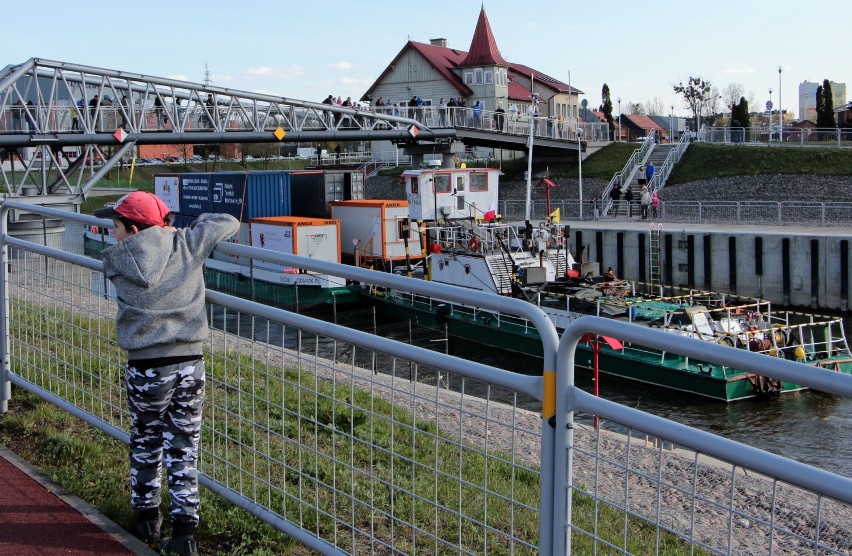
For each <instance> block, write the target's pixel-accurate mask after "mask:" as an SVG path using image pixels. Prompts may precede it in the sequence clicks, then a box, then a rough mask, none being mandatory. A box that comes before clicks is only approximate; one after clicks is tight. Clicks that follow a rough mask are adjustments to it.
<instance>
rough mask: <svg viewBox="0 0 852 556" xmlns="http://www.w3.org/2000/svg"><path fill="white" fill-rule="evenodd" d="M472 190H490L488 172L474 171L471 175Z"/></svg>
mask: <svg viewBox="0 0 852 556" xmlns="http://www.w3.org/2000/svg"><path fill="white" fill-rule="evenodd" d="M470 190H471V191H488V174H482V173H478V174H477V173H474V174H471V175H470Z"/></svg>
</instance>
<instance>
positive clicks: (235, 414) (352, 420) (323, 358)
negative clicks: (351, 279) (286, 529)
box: [6, 247, 542, 554]
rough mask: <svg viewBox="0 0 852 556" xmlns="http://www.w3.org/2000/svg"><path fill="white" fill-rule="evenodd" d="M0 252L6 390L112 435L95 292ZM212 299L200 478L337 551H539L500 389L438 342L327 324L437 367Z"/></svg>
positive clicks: (111, 330)
mask: <svg viewBox="0 0 852 556" xmlns="http://www.w3.org/2000/svg"><path fill="white" fill-rule="evenodd" d="M9 251H10V254H9V261H10V262H9V265H8V272H7V275H8V284H9V286H8V288H7V289H6V293H7V295H8V299H9V312H8V323H9V327H10V338H11V342H10V345H9V348H10V349H9V351H10V369H11V372H12V374H13V375H14V379H15V381H16V382H17V383H19V384H20V385H22V386H25V387H30V388H40V389H43V390H44V391H46V392H48V393H50V394H52V395H54V396H56V397H57V398H60V399H61V400H65V401H67V402H68V403H70V404H72V405H73V406H74V407H76V408H79V409H80V410H81V411H82V412H84V413H86V414H88V415H90V416H92V417H93V420H94V421H97V423H98V426H99V428H104V427H114V428H115V429H117V430H118V431H121V432H126V431H127V430H128V428H129V417H128V413H127V409H126V399H125V386H124V364H125V358H126V354H125V353H123V352H122V351H121V350H119V349H118V347H117V345H116V341H115V326H114V317H115V311H116V304H115V298H114V293H113V290H112V288H111V287H110V285H109V283H108V282H107V281H105V280H104V277H103V275H102V274H101V273H100V272H97V271H94V270H92V269H91V268H89V267H87V266H85V265H78V264H74V263H70V262H64V261H61V260H58V259H53V258H50V257H46V256H43V255H40V254H36V253H35V252H32V251H28V250H22V249H18V248H15V247H11V248H10V249H9ZM221 297H223V298H224V297H227V296H221ZM228 299H230V300H231V301H232V302H233V306H231V305H222V304H217V303H215V302H210V303H208V309H207V311H208V321H209V323H210V333H209V338H208V341H207V342H206V346H205V350H204V351H205V360H206V371H207V383H206V399H205V406H204V420H203V429H202V442H201V456H200V465H199V470H200V471H201V472H202V473H204V474H205V481H212V482H213V483H215V484H216V485H218V486H217V488H219V489H221V490H220V492H222V491H225V492H227V493H229V495H233V496H235V497H238V498H239V499H240V500H242V502H241V503H242V504H244V505H247V506H253V507H259V508H263V509H264V511H265V512H269V513H268V514H267V520H270V519H269V518H268V516H269V515H271V516H274V517H275V518H277V519H280V520H283V521H284V522H286V523H287V524H290V526H295V527H296V528H298V530H299V531H301V532H303V533H306V534H308V535H312V536H314V537H315V538H317V539H320V540H321V541H323V542H325V543H327V546H328V547H334V548H335V549H339V550H344V551H346V552H349V553H353V554H365V553H390V552H392V553H394V554H414V553H423V552H428V553H450V552H451V553H454V554H456V553H463V554H482V553H486V552H493V553H514V554H536V553H538V547H539V534H540V533H539V526H540V514H541V508H540V505H541V492H540V482H541V472H540V465H541V426H542V421H541V417H540V415H539V414H537V413H534V412H531V411H528V410H526V409H523V407H522V404H520V402H519V394H518V392H517V391H516V390H514V389H513V388H510V387H506V386H498V385H496V384H495V383H492V382H491V381H490V380H484V379H475V378H471V376H468V375H466V374H465V373H462V372H459V371H458V370H455V371H451V370H448V369H446V368H444V367H443V366H442V365H441V364H440V361H443V360H446V359H454V358H450V357H448V356H445V355H444V354H443V352H444V351H445V349H446V330H444V329H442V328H441V327H437V328H433V327H424V326H417V325H396V326H388V325H381V324H378V325H377V324H376V322H375V317H374V315H373V314H372V312H370V311H351V312H348V313H347V312H340V313H337V314H334V315H331V316H332V317H334V318H338V319H339V321H340V322H347V323H348V324H354V325H355V327H356V328H362V329H363V330H365V331H367V332H369V333H370V334H380V335H382V336H387V337H389V338H391V339H394V340H397V341H396V342H390V344H393V345H397V344H398V343H404V344H408V345H407V346H406V347H405V348H398V349H405V350H412V352H416V351H417V350H418V349H419V348H428V349H429V350H430V353H434V352H437V353H435V355H436V356H440V357H444V358H446V359H443V360H437V359H436V360H435V361H431V362H430V361H428V357H426V356H424V355H423V354H422V353H420V352H417V357H414V356H411V357H402V356H400V354H399V353H398V352H397V353H395V354H394V353H391V352H389V351H385V350H382V349H376V348H369V347H366V346H365V345H363V344H362V343H359V342H358V341H345V340H342V339H341V338H340V337H336V336H333V335H331V334H330V333H328V332H323V333H319V332H316V331H311V330H309V329H307V328H305V327H304V326H302V325H293V324H292V323H287V322H285V321H284V320H276V319H275V318H270V317H269V316H259V315H258V314H256V313H255V312H253V311H252V309H253V308H257V307H261V306H258V305H255V304H252V303H250V302H247V301H244V300H240V299H236V298H228ZM276 314H280V315H282V316H283V317H287V318H290V319H302V320H301V321H300V322H315V321H313V319H310V318H306V317H304V316H300V315H295V316H294V315H293V313H286V312H284V311H278V312H276ZM314 326H316V327H318V328H321V329H323V330H324V331H325V330H330V331H339V330H340V327H337V326H335V325H334V324H330V323H324V324H314ZM326 327H328V328H326ZM352 334H357V333H356V332H352ZM379 340H381V339H379ZM379 340H376V341H379ZM382 345H384V344H382ZM421 351H422V350H421ZM483 368H484V366H483ZM493 372H494V373H506V372H505V371H499V370H498V369H493ZM480 376H483V375H480ZM487 376H491V375H490V374H488V375H487ZM271 521H275V520H271Z"/></svg>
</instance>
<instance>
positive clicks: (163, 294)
mask: <svg viewBox="0 0 852 556" xmlns="http://www.w3.org/2000/svg"><path fill="white" fill-rule="evenodd" d="M239 226H240V224H239V222H238V221H237V219H236V218H234V217H233V216H230V215H227V214H203V215H201V216H200V217H199V218H198V219H197V220H196V221H195V223H193V225H192V226H191V227H189V228H182V229H179V230H177V231H176V232H169V231H166V230H164V229H163V228H159V227H153V228H148V229H147V230H142V231H141V232H139V233H136V234H133V235H131V236H128V237H126V238H124V239H122V240H121V241H119V242H118V243H117V244H115V245H113V246H112V247H109V248H107V249H104V251H103V261H104V273H105V274H106V277H107V278H109V279H110V280H111V281H112V283H113V284H114V285H115V289H116V293H117V296H118V313H117V314H116V317H115V321H116V328H117V334H118V347H120V348H121V349H125V350H127V352H128V359H129V360H131V361H133V360H139V359H156V358H160V357H173V356H191V355H201V354H202V347H203V343H204V340H206V338H207V317H206V314H205V312H204V274H203V272H202V266H203V265H204V262H205V261H206V260H207V257H208V256H209V255H210V252H211V251H213V248H214V247H216V244H217V243H219V242H220V241H222V240H223V239H226V238H229V237H231V236H233V235H234V234H235V233H237V231H238V230H239Z"/></svg>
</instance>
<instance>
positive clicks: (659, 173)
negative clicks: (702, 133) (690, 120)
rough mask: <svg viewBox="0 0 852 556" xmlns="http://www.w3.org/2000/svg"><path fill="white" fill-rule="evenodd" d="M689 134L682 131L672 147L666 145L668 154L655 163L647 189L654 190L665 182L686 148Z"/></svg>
mask: <svg viewBox="0 0 852 556" xmlns="http://www.w3.org/2000/svg"><path fill="white" fill-rule="evenodd" d="M689 136H690V134H689V133H683V134H681V136H680V141H678V142H677V143H674V146H673V147H672V146H669V145H666V147H668V149H667V150H668V154H667V155H666V157H665V160H664V162H663V163H662V164H660V165H657V164H655V166H656V168H657V170H656V172H654V177H653V178H651V182H650V183H649V184H648V191H650V192H651V193H653V192H654V191H658V190H659V189H661V188H662V187H663V186H664V185H665V184H666V180H668V179H669V176H670V175H671V173H672V170H673V169H674V166H675V164H677V163H678V161H679V160H680V157H682V156H683V153H684V152H686V148H687V147H689ZM661 146H662V145H661Z"/></svg>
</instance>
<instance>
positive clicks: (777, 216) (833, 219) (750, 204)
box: [497, 199, 852, 227]
mask: <svg viewBox="0 0 852 556" xmlns="http://www.w3.org/2000/svg"><path fill="white" fill-rule="evenodd" d="M620 202H621V203H625V201H623V200H622V201H620ZM525 203H526V202H525V201H524V200H523V199H503V200H501V201H499V203H498V205H497V207H498V212H499V213H500V215H501V217H502V218H503V219H504V220H509V221H522V220H524V215H525ZM602 205H603V203H601V202H593V201H590V200H584V201H583V217H582V218H580V201H578V200H576V199H558V200H554V199H551V200H550V211H551V212H552V211H553V210H554V209H556V208H559V211H560V215H561V217H562V218H563V219H569V220H595V219H596V216H595V214H596V213H595V210H597V211H598V212H597V218H607V219H610V218H613V216H612V215H611V214H609V213H608V212H600V211H601V210H602V209H601V207H602ZM624 206H626V205H624ZM547 207H548V205H547V202H546V201H544V200H542V199H535V200H533V201H532V202H531V204H530V217H531V219H532V220H547V217H548V215H549V214H550V212H548V209H547ZM631 212H632V214H633V217H632V218H633V219H634V220H635V219H638V218H639V217H640V216H641V213H642V211H641V205H640V203H639V201H638V200H634V201H633V203H632V211H631ZM615 217H616V218H625V219H626V218H627V212H626V211H624V213H623V214H621V215H616V216H615ZM649 218H650V219H653V220H654V221H655V222H680V223H690V224H741V225H750V224H756V225H770V226H796V225H807V226H827V227H841V226H852V202H825V203H816V202H811V203H809V202H797V201H662V200H661V201H660V206H659V208H658V209H657V210H656V211H653V209H649Z"/></svg>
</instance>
